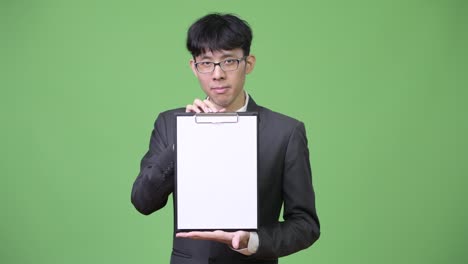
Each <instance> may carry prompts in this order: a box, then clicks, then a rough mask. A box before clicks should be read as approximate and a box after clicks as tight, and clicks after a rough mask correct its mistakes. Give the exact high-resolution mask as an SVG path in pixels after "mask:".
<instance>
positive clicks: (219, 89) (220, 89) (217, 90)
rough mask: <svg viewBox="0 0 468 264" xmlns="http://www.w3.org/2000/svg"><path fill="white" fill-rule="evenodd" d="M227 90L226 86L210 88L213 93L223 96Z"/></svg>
mask: <svg viewBox="0 0 468 264" xmlns="http://www.w3.org/2000/svg"><path fill="white" fill-rule="evenodd" d="M228 89H229V87H228V86H217V87H212V88H211V90H212V91H214V92H215V93H217V94H223V93H225V92H226V91H227V90H228Z"/></svg>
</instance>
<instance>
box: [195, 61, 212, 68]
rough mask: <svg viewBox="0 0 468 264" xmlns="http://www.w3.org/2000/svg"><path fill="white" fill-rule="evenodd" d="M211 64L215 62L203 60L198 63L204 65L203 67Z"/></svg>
mask: <svg viewBox="0 0 468 264" xmlns="http://www.w3.org/2000/svg"><path fill="white" fill-rule="evenodd" d="M211 64H213V63H212V62H209V61H202V62H200V63H198V65H200V66H203V67H208V66H211Z"/></svg>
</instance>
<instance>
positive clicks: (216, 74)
mask: <svg viewBox="0 0 468 264" xmlns="http://www.w3.org/2000/svg"><path fill="white" fill-rule="evenodd" d="M224 77H226V73H225V72H224V71H223V69H221V65H215V68H214V70H213V80H219V79H224Z"/></svg>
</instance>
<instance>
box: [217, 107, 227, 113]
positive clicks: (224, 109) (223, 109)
mask: <svg viewBox="0 0 468 264" xmlns="http://www.w3.org/2000/svg"><path fill="white" fill-rule="evenodd" d="M218 112H219V113H224V112H226V108H222V109H220V110H219V111H218Z"/></svg>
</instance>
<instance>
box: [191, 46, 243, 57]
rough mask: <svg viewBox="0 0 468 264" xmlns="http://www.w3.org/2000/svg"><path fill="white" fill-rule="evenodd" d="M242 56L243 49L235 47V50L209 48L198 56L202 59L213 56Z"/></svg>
mask: <svg viewBox="0 0 468 264" xmlns="http://www.w3.org/2000/svg"><path fill="white" fill-rule="evenodd" d="M230 56H234V57H240V56H242V49H240V48H238V49H233V50H207V51H206V52H203V53H202V54H200V55H199V56H197V57H198V58H201V59H212V58H224V57H230Z"/></svg>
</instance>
